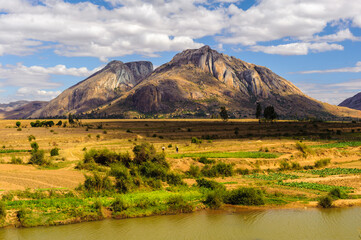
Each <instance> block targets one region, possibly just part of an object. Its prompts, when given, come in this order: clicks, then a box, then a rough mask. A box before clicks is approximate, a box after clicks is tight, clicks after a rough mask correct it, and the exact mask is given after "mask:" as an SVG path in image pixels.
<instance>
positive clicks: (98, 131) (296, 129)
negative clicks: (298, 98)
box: [0, 119, 361, 226]
mask: <svg viewBox="0 0 361 240" xmlns="http://www.w3.org/2000/svg"><path fill="white" fill-rule="evenodd" d="M32 121H33V122H34V121H35V120H20V122H21V126H20V128H17V127H16V124H15V123H16V121H15V120H2V121H0V135H1V138H0V162H1V164H0V194H1V195H3V196H7V195H8V194H9V193H12V192H13V191H19V190H21V191H47V192H49V191H50V190H51V189H54V190H56V191H65V192H72V191H75V189H76V188H77V187H78V186H79V185H81V184H83V183H84V180H85V177H84V175H85V174H87V175H88V174H90V170H89V169H87V168H83V169H80V170H79V169H77V168H76V166H78V165H79V164H80V163H82V162H83V160H84V154H85V152H87V151H89V150H90V149H96V150H102V149H108V150H109V151H111V152H115V153H118V154H119V153H122V154H124V153H127V152H128V153H129V154H130V156H132V157H133V155H134V154H133V148H134V146H136V145H139V144H142V143H145V142H147V143H151V144H153V145H154V147H155V149H156V150H157V152H160V153H162V152H164V153H165V156H166V161H167V162H168V163H169V165H170V169H171V171H173V172H174V173H176V174H179V175H180V176H181V178H182V179H183V181H184V182H185V183H187V184H188V186H189V187H191V186H192V185H194V184H195V183H196V179H198V178H199V177H201V176H203V177H206V178H208V179H213V180H215V181H216V182H219V183H222V185H223V186H225V187H226V188H227V189H228V190H232V189H237V188H239V187H254V188H257V189H261V190H262V191H263V192H264V194H265V197H266V203H267V204H268V205H269V206H274V205H284V206H288V205H290V204H291V205H292V204H293V205H294V204H300V205H302V204H303V205H305V206H306V205H307V204H311V203H314V202H317V201H318V199H319V197H320V196H324V195H326V194H327V193H328V192H329V191H331V190H332V189H333V188H335V187H339V189H341V190H343V191H345V192H347V193H348V195H349V199H351V200H352V204H359V201H358V199H359V198H360V196H361V151H360V150H361V149H360V147H361V132H360V131H361V123H355V122H354V123H350V122H345V123H342V122H298V121H289V122H287V121H279V122H273V123H269V122H268V123H264V122H262V123H259V122H258V121H253V120H249V121H246V120H229V121H228V122H223V121H220V120H161V119H157V120H80V121H79V122H77V123H76V124H73V125H72V124H67V125H66V126H65V127H64V126H63V125H62V126H56V125H55V126H52V127H31V124H30V123H31V122H32ZM53 121H54V123H55V124H56V123H57V122H58V121H59V120H53ZM62 121H63V122H65V121H66V120H62ZM30 136H33V137H35V139H30ZM192 139H193V140H192ZM195 139H196V140H195ZM31 142H36V143H37V144H38V146H39V149H41V150H44V152H45V158H46V159H47V161H48V162H49V164H47V165H43V166H39V165H33V164H27V162H28V161H29V159H30V156H31V151H32V148H31V146H30V143H31ZM54 148H57V149H58V150H59V155H55V156H51V154H50V152H51V150H52V149H54ZM177 149H178V151H177ZM221 163H222V164H224V165H220V164H221ZM218 165H219V166H218ZM227 167H229V169H228V170H229V172H227V173H226V172H222V171H226V170H227V169H226V170H225V168H227ZM191 168H192V169H193V171H195V172H192V171H191ZM196 168H197V169H199V170H196ZM99 169H100V168H99ZM228 170H227V171H228ZM102 171H103V170H102ZM104 171H107V170H106V167H105V170H104ZM196 171H199V172H196ZM192 174H193V175H192ZM197 174H198V175H197ZM162 184H163V187H164V188H165V189H167V188H168V189H169V187H170V186H169V185H168V184H167V183H166V182H163V183H162ZM49 189H50V190H49ZM171 189H172V188H170V190H168V192H169V191H170V192H172V191H173V192H179V191H180V190H174V189H173V190H171ZM182 191H183V190H182ZM75 192H76V191H75ZM165 192H166V191H165V190H162V192H161V195H160V199H163V198H164V197H163V195H164V194H167V193H165ZM191 192H192V196H195V198H194V199H193V200H192V201H195V202H198V204H199V203H201V202H202V201H203V200H204V196H203V195H202V193H201V192H202V191H200V190H194V189H193V190H191ZM133 194H139V193H137V192H135V193H133ZM149 194H150V193H148V195H149ZM157 194H158V195H159V194H160V192H159V193H157ZM162 194H163V195H162ZM19 196H20V195H19ZM21 196H23V195H21ZM127 196H128V195H127ZM131 196H132V195H129V197H131ZM149 196H151V195H149ZM93 198H94V196H90V198H86V199H83V200H84V201H83V200H82V201H81V200H79V199H78V200H71V201H74V204H75V205H76V204H84V206H88V205H89V204H90V205H91V204H93V202H94V201H95V200H94V199H93ZM167 198H168V195H167ZM16 199H17V201H19V202H17V203H15V202H16V201H15V202H14V201H12V202H11V204H10V203H9V204H8V205H7V207H8V209H9V211H16V209H18V207H19V206H20V205H23V203H24V201H26V198H25V199H23V198H22V197H15V200H16ZM71 199H73V198H71ZM101 199H102V200H101V201H103V206H105V207H109V204H110V203H109V201H110V200H109V197H107V196H101ZM110 199H113V198H110ZM351 200H350V201H351ZM39 201H45V202H46V201H47V200H39ZM59 201H60V202H61V201H63V200H59ZM79 201H80V202H81V203H79ZM127 201H128V202H129V203H128V205H129V204H130V205H132V204H133V205H134V204H135V203H134V202H132V201H133V200H129V199H128V198H127ZM164 201H165V200H164ZM344 201H346V202H347V200H344ZM45 202H44V203H41V204H45ZM19 204H20V205H19ZM34 204H35V203H34ZM46 204H48V203H46ZM54 204H55V203H54ZM59 204H63V203H59ZM162 204H163V203H162ZM311 205H312V204H311ZM341 205H342V204H341ZM345 205H347V203H345ZM134 206H135V205H134ZM159 206H161V205H159ZM197 206H198V207H200V206H199V205H197ZM163 208H164V206H163V205H162V206H161V207H160V209H163ZM84 209H88V208H87V207H84ZM89 209H90V208H89ZM89 209H88V210H89ZM88 210H87V211H88ZM163 210H164V209H163ZM163 210H162V211H163ZM127 211H128V212H127ZM127 211H125V212H123V213H122V214H128V215H127V216H128V217H129V216H137V214H135V213H134V212H132V211H135V210H134V209H133V210H127ZM142 211H143V210H142ZM144 211H145V210H144ZM144 211H143V212H142V214H143V215H144V214H145V215H149V214H154V213H157V212H156V210H154V212H147V213H146V211H145V212H144ZM157 211H158V213H162V211H161V210H159V209H158V210H157ZM89 212H91V210H89ZM163 213H164V212H163ZM57 214H59V213H57ZM132 214H133V215H132ZM142 214H138V215H139V216H140V215H142ZM28 215H29V214H28ZM105 215H106V214H105ZM12 216H13V217H14V214H13V215H12ZM59 216H60V215H59ZM61 218H62V220H64V219H66V218H67V217H66V216H64V215H62V217H61ZM58 220H59V219H58ZM9 221H13V220H9ZM54 221H55V220H54ZM64 221H65V220H64ZM51 224H55V223H51ZM33 225H37V224H33ZM33 225H32V224H30V225H29V226H33ZM38 225H41V224H38Z"/></svg>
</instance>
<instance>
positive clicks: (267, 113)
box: [263, 106, 277, 120]
mask: <svg viewBox="0 0 361 240" xmlns="http://www.w3.org/2000/svg"><path fill="white" fill-rule="evenodd" d="M263 116H264V117H265V118H266V119H267V120H274V119H276V118H277V113H276V112H275V109H274V107H273V106H268V107H266V108H265V109H264V112H263Z"/></svg>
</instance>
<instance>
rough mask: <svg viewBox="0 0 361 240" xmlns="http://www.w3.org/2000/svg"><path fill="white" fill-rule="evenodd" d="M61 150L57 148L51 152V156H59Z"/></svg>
mask: <svg viewBox="0 0 361 240" xmlns="http://www.w3.org/2000/svg"><path fill="white" fill-rule="evenodd" d="M59 150H60V149H59V148H57V147H55V148H52V149H51V150H50V156H52V157H53V156H58V155H59Z"/></svg>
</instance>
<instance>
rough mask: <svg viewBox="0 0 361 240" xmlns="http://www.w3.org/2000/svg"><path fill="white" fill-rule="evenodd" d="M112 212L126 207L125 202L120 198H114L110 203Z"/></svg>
mask: <svg viewBox="0 0 361 240" xmlns="http://www.w3.org/2000/svg"><path fill="white" fill-rule="evenodd" d="M111 207H112V209H113V211H114V212H116V213H117V212H122V211H124V210H126V209H127V208H128V205H127V203H126V202H125V201H124V200H123V199H122V198H116V199H115V200H114V202H113V203H112V205H111Z"/></svg>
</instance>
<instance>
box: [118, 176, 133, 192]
mask: <svg viewBox="0 0 361 240" xmlns="http://www.w3.org/2000/svg"><path fill="white" fill-rule="evenodd" d="M134 187H135V186H134V183H133V181H132V179H131V178H119V179H117V181H116V183H115V188H116V189H117V190H118V191H119V192H120V193H128V192H130V191H131V190H132V189H133V188H134Z"/></svg>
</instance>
